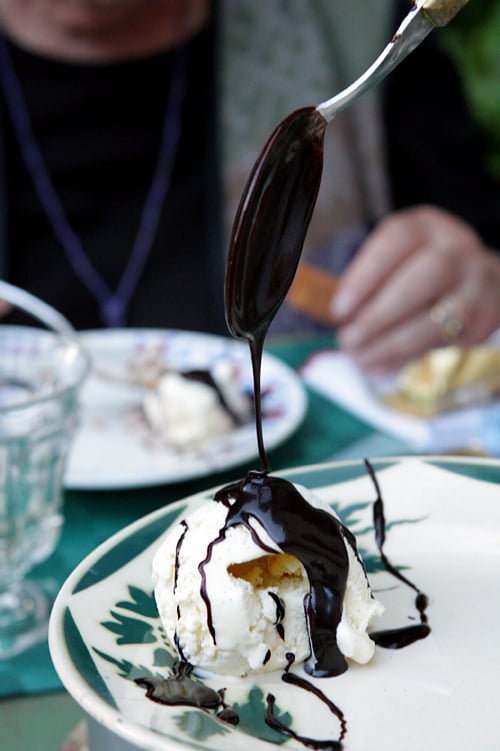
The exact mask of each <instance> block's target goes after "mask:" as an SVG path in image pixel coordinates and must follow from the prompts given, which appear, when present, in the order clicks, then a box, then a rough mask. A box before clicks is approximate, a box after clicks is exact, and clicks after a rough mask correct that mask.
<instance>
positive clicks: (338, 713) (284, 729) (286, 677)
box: [265, 652, 347, 751]
mask: <svg viewBox="0 0 500 751" xmlns="http://www.w3.org/2000/svg"><path fill="white" fill-rule="evenodd" d="M286 656H287V659H288V665H287V667H286V669H285V672H284V673H283V675H282V676H281V678H282V680H283V681H284V682H285V683H290V684H291V685H293V686H297V687H298V688H301V689H303V690H304V691H309V692H310V693H312V694H314V696H316V697H317V698H318V699H319V700H320V701H322V702H323V703H324V704H326V706H327V707H328V709H329V710H330V712H331V713H332V714H333V715H335V717H337V718H338V720H339V721H340V734H339V738H338V740H333V739H330V738H328V739H325V740H320V739H314V738H307V737H305V736H302V735H298V734H297V733H296V732H295V731H294V730H292V729H291V728H289V727H288V726H287V725H284V724H283V723H282V722H280V720H278V718H277V717H276V716H275V714H274V703H275V698H274V696H273V694H271V693H269V694H268V695H267V697H266V702H267V710H266V717H265V720H266V723H267V724H268V725H269V727H272V728H273V729H274V730H277V731H278V732H280V733H283V734H285V735H288V736H290V737H291V738H295V740H297V741H299V742H300V743H302V744H303V745H304V746H307V747H308V748H313V749H318V750H319V749H325V751H339V749H342V747H343V746H342V741H343V739H344V737H345V734H346V732H347V724H346V720H345V717H344V713H343V712H342V710H341V709H339V707H337V705H336V704H334V703H333V701H331V699H329V698H328V696H326V695H325V694H324V693H323V692H322V691H321V690H320V689H319V688H318V687H317V686H314V685H313V684H312V683H311V682H310V681H308V680H307V679H306V678H301V677H300V676H298V675H295V674H294V673H290V672H289V670H290V667H291V666H292V664H293V662H294V661H295V656H294V655H293V654H292V653H291V652H289V653H288V654H287V655H286Z"/></svg>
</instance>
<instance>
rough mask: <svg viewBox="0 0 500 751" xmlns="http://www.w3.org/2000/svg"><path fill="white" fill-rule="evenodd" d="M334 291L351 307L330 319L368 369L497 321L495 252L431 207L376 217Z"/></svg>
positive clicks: (397, 362)
mask: <svg viewBox="0 0 500 751" xmlns="http://www.w3.org/2000/svg"><path fill="white" fill-rule="evenodd" d="M390 243H393V246H392V247H389V244H390ZM368 255H370V258H369V259H368ZM370 275H371V276H370ZM342 290H347V292H348V298H349V296H350V301H351V306H352V307H351V309H350V310H349V309H348V310H347V313H346V312H345V309H344V315H343V317H342V316H339V317H338V320H339V319H340V325H339V327H338V330H337V335H338V341H339V344H340V346H341V347H343V348H344V349H346V350H347V351H348V352H349V353H350V354H351V356H352V357H353V358H354V359H355V360H356V361H357V362H358V364H359V365H361V366H362V367H364V368H366V369H369V370H372V371H379V372H385V371H388V370H391V369H395V368H399V367H401V366H402V365H404V364H405V363H406V362H407V361H408V360H409V359H411V358H414V357H419V356H420V355H422V354H423V353H424V352H426V351H427V350H428V349H430V348H433V347H439V346H443V345H444V344H449V343H451V341H453V342H454V343H457V344H460V345H464V346H471V345H473V344H477V343H479V342H480V341H483V340H484V339H485V338H486V337H487V336H489V335H490V334H491V333H493V331H494V330H495V329H496V328H498V327H499V326H500V256H498V254H494V253H490V252H489V251H487V250H486V249H485V248H484V246H483V245H482V243H481V242H480V240H479V238H478V237H477V236H476V235H475V233H474V232H473V231H472V230H471V229H470V228H469V227H468V226H467V225H465V224H463V223H462V222H461V221H459V220H458V219H455V218H454V217H451V215H449V214H446V213H445V212H443V211H440V210H438V209H429V208H428V207H420V208H418V209H413V210H411V211H409V212H401V213H399V214H397V215H395V216H393V218H392V220H391V221H387V222H384V223H383V224H382V225H381V226H380V227H379V229H378V231H377V232H376V233H375V235H374V237H373V238H371V239H370V240H369V241H368V242H367V243H365V245H364V247H363V249H362V255H360V256H359V258H358V259H356V261H355V263H354V264H353V265H352V266H351V268H350V269H349V273H348V274H346V276H345V279H343V280H342V284H341V290H340V292H341V291H342ZM340 292H339V294H340ZM443 300H444V301H445V302H444V303H443V302H442V301H443ZM439 301H440V302H439ZM438 302H439V304H438V305H437V303H438ZM340 307H342V304H341V305H340ZM431 311H432V314H431Z"/></svg>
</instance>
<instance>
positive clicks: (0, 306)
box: [0, 300, 12, 318]
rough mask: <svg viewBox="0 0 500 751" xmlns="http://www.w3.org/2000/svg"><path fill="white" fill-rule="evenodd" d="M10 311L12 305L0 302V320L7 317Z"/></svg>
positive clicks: (3, 301)
mask: <svg viewBox="0 0 500 751" xmlns="http://www.w3.org/2000/svg"><path fill="white" fill-rule="evenodd" d="M10 310H12V305H10V303H8V302H6V301H5V300H0V318H1V317H2V316H5V315H7V313H8V312H9V311H10Z"/></svg>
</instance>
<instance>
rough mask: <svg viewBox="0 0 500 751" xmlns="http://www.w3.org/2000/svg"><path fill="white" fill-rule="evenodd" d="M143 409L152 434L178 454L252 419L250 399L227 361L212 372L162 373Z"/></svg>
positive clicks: (222, 361)
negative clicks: (152, 431)
mask: <svg viewBox="0 0 500 751" xmlns="http://www.w3.org/2000/svg"><path fill="white" fill-rule="evenodd" d="M143 409H144V414H145V416H146V418H147V420H148V422H149V424H150V426H151V428H152V429H153V430H154V431H155V433H156V434H158V435H159V436H160V437H161V439H162V440H163V441H164V442H165V443H166V444H168V445H170V446H173V447H175V448H177V449H180V450H181V449H185V450H190V449H196V448H198V447H199V446H200V445H201V444H203V443H204V442H205V441H207V440H208V439H211V438H215V437H217V436H221V435H224V434H226V433H229V432H230V431H232V430H234V428H235V427H236V426H238V425H240V424H243V423H244V422H246V421H248V420H249V419H250V418H251V415H252V411H251V402H250V399H249V398H248V396H247V394H244V393H243V392H242V390H241V386H240V383H239V381H238V379H237V378H236V377H235V373H234V366H233V364H232V363H231V362H229V361H227V360H220V361H219V362H217V363H216V364H215V365H214V367H213V368H212V369H211V370H205V371H202V370H195V371H189V372H185V373H181V372H173V371H169V372H166V373H163V374H162V375H161V376H160V377H159V379H158V383H157V385H156V387H155V388H154V389H152V390H150V391H148V392H147V393H146V395H145V396H144V400H143Z"/></svg>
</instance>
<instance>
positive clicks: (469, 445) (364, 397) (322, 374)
mask: <svg viewBox="0 0 500 751" xmlns="http://www.w3.org/2000/svg"><path fill="white" fill-rule="evenodd" d="M301 375H302V378H303V379H304V381H305V383H306V384H307V385H308V386H309V387H311V388H312V389H313V390H315V391H317V392H318V393H320V394H321V395H322V396H323V397H326V398H327V399H330V400H331V401H332V402H335V403H336V404H337V405H338V406H340V407H342V408H343V409H345V410H347V411H348V412H351V413H352V414H354V415H356V416H357V417H358V418H360V419H361V420H363V421H364V422H366V423H368V424H369V425H372V426H374V427H375V428H377V429H378V430H380V431H381V432H383V433H387V434H389V435H392V436H396V437H397V438H398V439H400V440H402V441H404V442H405V443H407V444H408V445H410V446H411V447H413V448H414V450H415V451H418V452H425V453H433V452H434V453H442V452H445V451H456V450H464V449H466V450H479V451H482V452H484V453H487V454H490V455H494V456H500V400H499V399H496V400H494V401H490V402H488V403H487V404H481V405H475V406H469V407H463V408H461V409H456V410H452V411H449V412H445V413H443V414H438V415H435V416H432V417H416V416H412V415H408V414H404V413H402V412H399V411H398V410H396V409H394V408H392V407H390V406H388V405H387V404H384V403H383V401H382V400H381V399H380V398H379V397H378V395H377V391H376V389H375V386H374V384H373V383H371V382H370V381H369V380H368V379H367V378H366V376H365V375H364V374H363V373H362V372H361V370H360V369H359V368H357V366H356V365H355V364H354V362H353V361H352V360H351V359H350V358H349V357H348V356H347V355H346V354H344V353H343V352H339V351H336V350H321V351H319V352H316V353H315V354H313V355H312V356H311V357H310V358H309V360H308V361H307V362H306V363H305V364H304V365H303V366H302V368H301Z"/></svg>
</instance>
